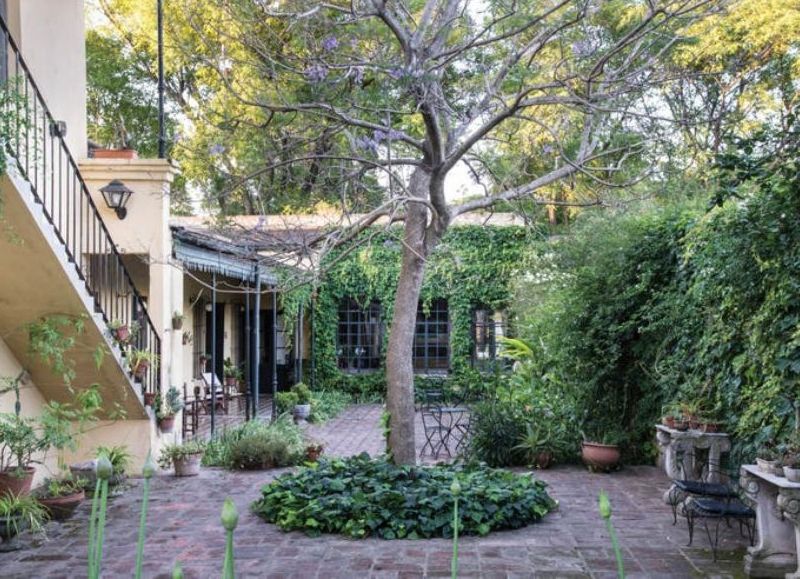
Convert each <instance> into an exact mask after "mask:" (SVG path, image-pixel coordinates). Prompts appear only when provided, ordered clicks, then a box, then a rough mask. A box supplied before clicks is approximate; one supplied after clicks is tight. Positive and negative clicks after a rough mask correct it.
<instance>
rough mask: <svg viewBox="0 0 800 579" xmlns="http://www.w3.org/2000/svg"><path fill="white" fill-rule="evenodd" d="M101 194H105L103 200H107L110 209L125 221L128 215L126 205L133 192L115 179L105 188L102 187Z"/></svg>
mask: <svg viewBox="0 0 800 579" xmlns="http://www.w3.org/2000/svg"><path fill="white" fill-rule="evenodd" d="M100 193H102V194H103V199H105V201H106V205H108V207H109V209H113V210H114V212H115V213H116V214H117V217H119V218H120V219H125V216H126V215H128V210H127V209H125V205H126V204H127V203H128V199H130V196H131V193H133V191H131V190H130V189H128V187H127V186H126V185H125V183H123V182H122V181H120V180H119V179H114V180H113V181H111V182H110V183H109V184H108V185H106V186H105V187H100Z"/></svg>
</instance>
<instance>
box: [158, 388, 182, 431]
mask: <svg viewBox="0 0 800 579" xmlns="http://www.w3.org/2000/svg"><path fill="white" fill-rule="evenodd" d="M155 408H156V418H157V419H158V427H159V429H161V432H164V433H169V432H172V431H173V429H174V428H175V415H176V414H177V413H178V412H180V411H181V410H183V399H182V398H181V393H180V391H179V390H178V389H177V388H176V387H175V386H170V387H169V390H167V394H166V397H165V400H164V401H163V402H162V400H161V396H160V395H158V396H156V402H155Z"/></svg>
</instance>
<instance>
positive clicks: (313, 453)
mask: <svg viewBox="0 0 800 579" xmlns="http://www.w3.org/2000/svg"><path fill="white" fill-rule="evenodd" d="M322 450H323V449H322V447H321V446H313V445H312V446H309V447H306V459H307V460H308V461H309V462H317V461H318V460H319V457H320V456H322Z"/></svg>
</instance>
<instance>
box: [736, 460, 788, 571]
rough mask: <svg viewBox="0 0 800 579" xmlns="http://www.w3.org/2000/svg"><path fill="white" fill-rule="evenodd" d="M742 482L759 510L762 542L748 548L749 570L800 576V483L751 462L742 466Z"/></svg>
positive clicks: (751, 503)
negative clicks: (799, 554)
mask: <svg viewBox="0 0 800 579" xmlns="http://www.w3.org/2000/svg"><path fill="white" fill-rule="evenodd" d="M740 484H741V487H742V489H743V490H744V492H745V497H744V498H745V500H746V501H747V502H748V503H750V505H751V506H752V508H753V509H755V511H756V526H757V529H758V542H757V543H756V545H755V546H753V547H750V548H748V549H747V556H746V557H745V560H744V570H745V573H746V574H747V575H748V576H749V577H786V578H787V579H790V578H791V579H800V570H798V553H800V484H798V483H790V482H789V481H787V480H786V479H785V478H782V477H777V476H774V475H771V474H767V473H765V472H761V471H760V470H759V469H758V467H757V466H756V465H749V464H748V465H745V466H743V467H742V470H741V481H740Z"/></svg>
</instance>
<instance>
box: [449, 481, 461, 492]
mask: <svg viewBox="0 0 800 579" xmlns="http://www.w3.org/2000/svg"><path fill="white" fill-rule="evenodd" d="M450 492H451V493H453V496H456V497H457V496H458V495H460V494H461V483H460V482H458V479H457V478H453V484H451V485H450Z"/></svg>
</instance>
